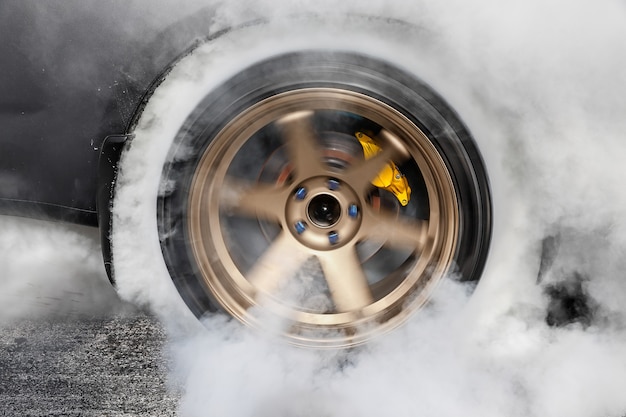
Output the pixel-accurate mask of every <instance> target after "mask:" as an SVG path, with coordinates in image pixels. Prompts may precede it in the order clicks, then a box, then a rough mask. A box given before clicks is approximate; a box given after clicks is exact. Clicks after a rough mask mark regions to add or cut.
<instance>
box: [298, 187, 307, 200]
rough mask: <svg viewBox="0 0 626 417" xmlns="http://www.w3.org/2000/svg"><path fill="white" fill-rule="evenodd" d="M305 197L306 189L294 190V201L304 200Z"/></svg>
mask: <svg viewBox="0 0 626 417" xmlns="http://www.w3.org/2000/svg"><path fill="white" fill-rule="evenodd" d="M305 197H306V188H304V187H300V188H298V189H297V190H296V200H304V198H305Z"/></svg>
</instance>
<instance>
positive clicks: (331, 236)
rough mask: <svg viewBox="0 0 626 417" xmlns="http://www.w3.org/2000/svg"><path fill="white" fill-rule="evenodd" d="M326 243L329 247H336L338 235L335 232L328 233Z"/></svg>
mask: <svg viewBox="0 0 626 417" xmlns="http://www.w3.org/2000/svg"><path fill="white" fill-rule="evenodd" d="M328 241H329V242H330V244H331V245H336V244H337V243H339V234H338V233H337V232H330V233H329V234H328Z"/></svg>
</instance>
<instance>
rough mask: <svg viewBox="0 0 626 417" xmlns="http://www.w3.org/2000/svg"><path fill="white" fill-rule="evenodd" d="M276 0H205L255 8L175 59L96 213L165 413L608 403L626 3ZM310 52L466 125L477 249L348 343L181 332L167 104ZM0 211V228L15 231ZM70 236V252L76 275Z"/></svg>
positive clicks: (619, 333) (175, 116) (583, 411)
mask: <svg viewBox="0 0 626 417" xmlns="http://www.w3.org/2000/svg"><path fill="white" fill-rule="evenodd" d="M295 3H296V4H292V3H290V2H287V1H280V2H277V1H269V0H263V1H251V0H250V1H235V2H223V3H220V4H219V5H217V6H216V12H215V14H214V15H213V18H212V22H211V24H212V25H214V26H213V28H214V29H215V30H218V29H220V28H226V27H237V26H239V25H241V24H243V23H245V22H249V21H251V20H255V19H259V18H261V19H267V21H269V23H267V22H266V23H262V24H257V25H253V26H247V27H243V28H241V29H239V30H235V31H231V32H229V33H226V34H224V35H223V36H221V37H219V38H217V39H215V40H213V41H212V42H210V43H208V44H206V45H204V46H202V47H200V48H198V49H197V50H196V51H195V52H194V53H193V54H191V55H190V56H189V57H188V58H186V59H184V60H183V61H181V62H180V63H179V65H177V66H176V67H175V68H174V69H173V70H172V71H171V73H170V74H169V75H168V77H167V79H166V80H165V81H164V82H163V83H162V84H161V86H160V87H159V88H158V89H157V90H156V92H155V94H154V95H153V96H152V98H151V99H150V102H149V103H148V105H147V106H146V108H145V110H144V114H143V115H142V118H141V120H140V122H139V125H138V126H137V129H136V131H135V139H134V141H133V143H132V146H131V148H130V150H129V152H127V153H126V154H125V155H124V159H123V162H122V164H123V165H122V170H121V175H120V178H119V184H118V190H117V201H116V202H115V208H114V211H115V212H114V219H113V221H114V227H115V231H114V233H115V236H114V242H115V246H114V248H113V250H114V257H115V262H116V274H117V277H118V281H119V291H120V294H121V296H122V297H123V298H125V299H127V300H130V301H133V302H135V303H138V304H140V305H148V306H150V307H151V308H152V309H153V311H154V312H155V313H157V314H158V315H159V316H160V317H161V318H162V320H163V321H164V322H165V323H166V324H167V325H168V327H169V329H170V331H171V335H172V340H173V341H172V343H171V346H170V347H169V348H170V349H171V350H172V352H173V353H174V356H175V358H176V362H177V365H178V371H177V373H176V374H175V375H172V378H174V379H177V380H180V381H182V382H183V384H184V386H185V393H184V396H183V398H182V400H181V405H180V414H181V415H183V416H206V415H217V416H233V417H239V416H260V417H263V416H290V417H297V416H302V417H304V416H307V417H326V416H328V417H335V416H337V417H350V416H360V417H361V416H378V415H393V416H415V415H426V416H437V417H441V416H458V415H467V416H481V417H484V416H494V417H501V416H520V417H521V416H525V417H527V416H536V417H551V416H554V417H561V416H564V415H567V416H571V417H596V416H598V417H599V416H615V417H619V416H623V415H624V414H626V397H625V396H624V395H623V391H624V388H625V387H626V326H625V323H626V280H625V279H624V271H625V270H626V261H625V260H624V256H623V254H624V253H626V221H625V220H624V218H625V217H624V213H626V192H625V191H624V188H623V184H622V182H623V179H624V178H626V168H624V165H623V161H624V160H626V141H625V140H624V132H626V117H624V115H625V114H626V71H625V70H624V69H625V68H626V54H625V53H624V39H626V4H625V3H624V2H623V1H618V0H613V1H606V2H602V3H600V4H595V5H592V4H590V3H587V2H583V1H573V2H572V1H569V2H568V1H564V0H549V1H544V2H539V1H529V2H525V3H519V2H510V1H505V2H502V1H495V0H480V1H474V2H464V1H461V0H448V1H442V2H427V1H415V2H411V4H408V3H409V2H403V1H401V0H394V1H376V0H370V1H368V2H357V1H344V2H341V4H340V5H337V4H335V3H336V2H330V1H321V2H320V1H318V2H310V1H299V2H295ZM294 14H298V15H300V17H298V18H295V17H294ZM303 16H304V17H303ZM368 16H375V17H368ZM286 34H288V36H287V35H286ZM312 48H315V49H324V48H332V49H338V50H341V49H344V50H351V51H357V52H361V53H366V54H370V55H373V56H376V57H379V58H382V59H386V60H388V61H389V62H391V63H393V64H395V65H397V66H399V67H401V68H404V69H406V70H408V71H410V72H412V73H414V74H415V75H416V76H418V77H419V78H421V79H422V80H424V81H426V82H427V83H428V84H430V85H431V86H432V87H433V88H434V89H435V90H436V91H438V92H439V93H440V94H441V95H442V96H443V97H444V98H445V99H446V100H447V101H448V102H449V103H450V104H451V105H452V107H453V108H455V109H456V110H457V112H458V113H459V114H460V116H461V118H462V119H463V121H464V122H465V123H466V124H467V125H468V127H469V130H470V131H471V132H472V133H473V135H474V137H475V138H476V140H477V141H478V144H479V147H480V149H481V151H482V153H483V157H484V159H485V162H486V165H487V168H488V172H489V175H490V180H491V182H492V189H493V195H494V210H495V217H494V236H493V240H492V249H491V253H490V257H489V261H488V265H487V268H486V271H485V273H484V276H483V278H482V280H481V281H480V283H479V284H478V286H477V288H476V289H475V291H472V290H473V288H471V286H470V285H468V284H459V283H457V282H455V281H454V280H452V279H449V280H446V281H445V282H444V283H443V284H442V286H441V288H439V289H438V291H437V292H436V294H435V296H434V299H433V300H432V302H431V303H430V304H429V305H428V306H427V307H426V308H425V309H424V310H423V311H421V312H420V313H418V314H417V315H416V316H415V317H414V318H413V319H412V320H410V322H409V323H407V324H406V325H405V326H404V327H402V328H401V329H399V330H397V331H395V332H393V333H392V334H390V335H387V336H385V337H383V338H381V339H379V340H376V341H374V342H373V343H371V344H368V345H367V346H364V347H360V348H357V349H353V350H350V351H309V350H302V349H297V348H293V347H290V346H285V345H284V344H282V343H281V342H279V341H276V340H273V339H272V338H269V337H267V336H265V335H259V334H256V333H254V332H253V331H250V330H247V329H245V328H243V327H242V326H241V325H239V324H238V323H234V322H232V321H229V320H226V319H225V318H224V317H223V316H222V315H215V316H213V317H209V318H207V319H205V320H204V325H205V327H207V328H208V329H207V330H206V331H205V330H204V329H201V328H200V326H198V325H197V322H196V321H195V319H194V318H193V317H191V314H190V313H189V312H188V310H187V309H186V307H185V306H184V305H183V304H182V301H181V300H180V297H179V296H178V294H177V293H176V290H175V288H174V286H173V284H172V283H171V281H170V280H169V277H168V274H167V270H166V267H165V264H164V262H163V259H162V256H161V251H160V247H159V236H158V233H157V227H156V219H155V216H156V214H155V213H156V206H155V205H156V199H157V194H158V192H159V190H160V189H161V190H163V189H164V188H167V187H164V186H163V185H162V184H160V183H159V178H160V175H161V169H162V166H163V164H164V162H165V161H166V158H167V152H168V149H169V146H170V144H171V140H172V138H173V137H174V136H175V135H176V132H177V131H178V129H179V128H180V126H181V125H182V123H183V122H184V120H185V117H186V115H187V114H188V113H189V112H190V111H191V110H192V109H193V108H194V107H195V105H196V104H197V103H198V102H199V101H200V100H201V99H202V97H204V96H205V95H206V93H207V92H209V91H211V90H212V89H213V88H215V87H216V86H218V85H219V84H220V83H222V82H223V81H224V80H226V79H227V78H228V77H229V76H230V75H232V74H233V73H235V72H237V71H240V70H242V69H243V68H245V67H246V66H248V65H249V64H250V63H252V62H256V61H258V60H261V59H263V58H266V57H268V56H270V55H274V54H278V53H281V52H287V51H292V50H299V49H312ZM0 227H2V230H3V233H2V234H0V238H2V236H19V235H20V234H21V233H27V232H23V231H22V229H21V228H20V227H19V226H16V225H13V224H12V223H4V224H2V225H1V226H0ZM7 228H8V229H11V230H13V231H15V233H14V234H9V235H6V234H5V230H8V229H7ZM15 228H17V229H15ZM54 230H55V232H54V233H55V236H57V239H67V240H68V241H69V242H68V244H69V245H74V244H76V245H77V246H80V245H82V244H83V241H82V240H81V239H80V238H75V237H72V236H74V235H72V234H66V233H65V232H63V229H56V228H54ZM57 232H58V234H56V233H57ZM546 239H548V240H546ZM35 240H39V243H38V245H39V244H40V243H42V240H43V246H47V245H49V246H53V245H55V244H56V242H54V241H51V240H46V238H43V237H42V236H40V235H36V236H28V237H27V240H25V241H24V242H26V241H28V242H31V241H35ZM20 242H22V241H19V242H17V243H16V242H15V241H13V238H10V239H9V240H1V241H0V243H1V244H2V245H3V246H2V255H3V256H6V258H5V260H3V262H2V264H1V265H9V269H11V268H17V269H20V270H23V267H22V266H21V265H25V263H26V261H25V260H20V259H18V260H17V261H16V260H15V259H9V256H10V255H9V254H10V253H11V252H10V250H9V249H8V246H7V245H9V244H10V245H21V244H24V245H26V243H20ZM546 242H548V243H546ZM550 242H553V243H555V244H554V250H549V248H548V249H546V247H548V246H549V244H550ZM83 249H84V248H83ZM83 249H81V251H79V252H76V254H75V256H76V257H77V258H80V259H88V264H89V265H92V263H94V271H95V270H96V269H97V268H96V267H95V262H96V260H95V259H94V258H93V257H92V256H91V255H87V252H86V251H85V252H83ZM88 249H89V251H91V250H93V251H97V250H96V248H93V247H88ZM85 250H86V249H85ZM542 254H543V258H542ZM546 254H548V255H546ZM85 257H86V258H85ZM43 259H48V258H46V257H43ZM16 262H17V263H16ZM17 265H20V266H17ZM89 269H90V270H91V266H90V267H89ZM6 271H7V270H6V269H5V271H4V272H3V273H4V274H5V275H4V276H11V273H12V272H11V271H9V272H6ZM66 272H67V275H70V274H72V273H76V274H80V273H81V272H75V271H66ZM90 273H91V272H90ZM538 277H539V279H538ZM65 278H66V277H65V276H59V277H56V278H55V279H54V282H61V281H62V280H64V279H65ZM2 282H3V283H8V282H9V281H7V280H4V281H2ZM10 282H12V283H13V284H11V285H14V284H15V281H10ZM24 282H27V281H24ZM3 285H4V287H3V288H2V294H3V296H5V298H6V294H9V305H13V304H10V303H11V299H10V297H11V296H10V294H11V291H13V293H15V294H18V295H20V296H21V295H23V294H24V292H23V290H22V289H20V288H18V289H17V290H13V289H10V290H8V291H7V290H6V288H9V287H7V285H8V284H3ZM20 285H23V283H20ZM37 285H39V284H37ZM11 288H12V287H11ZM28 291H32V288H31V289H28ZM472 292H473V294H472V296H471V298H470V293H472ZM9 310H10V308H9V309H7V310H4V309H3V311H9ZM7 314H8V313H7ZM7 317H9V318H10V316H7ZM554 324H558V326H553V325H554Z"/></svg>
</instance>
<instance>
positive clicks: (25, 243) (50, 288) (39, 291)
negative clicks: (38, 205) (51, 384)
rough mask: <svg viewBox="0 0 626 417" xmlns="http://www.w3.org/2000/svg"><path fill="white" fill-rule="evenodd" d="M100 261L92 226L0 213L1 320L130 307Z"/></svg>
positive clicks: (81, 314)
mask: <svg viewBox="0 0 626 417" xmlns="http://www.w3.org/2000/svg"><path fill="white" fill-rule="evenodd" d="M102 265H103V264H102V256H101V254H100V247H99V244H98V231H97V230H95V229H93V228H87V227H79V226H68V225H62V224H56V223H49V222H42V221H36V220H30V219H21V218H14V217H5V216H0V325H7V324H11V323H12V322H14V321H18V320H23V319H38V318H42V317H45V318H47V319H51V318H56V319H63V320H65V319H75V318H76V319H80V318H85V317H93V316H99V315H103V314H105V313H112V312H116V313H117V314H124V313H126V312H129V311H131V310H130V306H129V305H126V304H124V303H122V302H121V301H120V300H119V298H118V297H117V295H116V294H115V291H114V290H113V288H112V287H111V284H110V283H109V281H108V279H107V277H106V273H105V272H104V269H103V266H102Z"/></svg>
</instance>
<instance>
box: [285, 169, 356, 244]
mask: <svg viewBox="0 0 626 417" xmlns="http://www.w3.org/2000/svg"><path fill="white" fill-rule="evenodd" d="M360 207H361V203H360V199H359V197H358V195H357V194H356V193H355V192H354V190H353V189H352V188H351V187H350V186H349V185H348V184H346V183H343V182H341V181H340V180H337V179H335V178H327V177H315V178H311V179H309V180H306V181H304V182H303V183H301V184H300V185H299V186H297V187H296V188H295V190H294V192H293V197H292V198H290V199H289V201H288V202H287V204H286V210H285V213H286V215H285V218H286V224H287V227H288V228H289V230H290V231H291V233H292V234H293V235H294V236H295V238H296V239H297V240H298V241H299V242H300V243H302V244H303V245H304V246H306V247H307V248H308V249H313V250H330V249H336V248H339V247H341V246H343V245H344V244H346V243H348V242H350V241H351V240H352V239H353V238H354V237H355V235H356V234H357V232H358V230H359V226H360V224H361V221H360V217H361V216H360V212H361V210H360Z"/></svg>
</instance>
